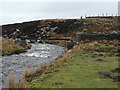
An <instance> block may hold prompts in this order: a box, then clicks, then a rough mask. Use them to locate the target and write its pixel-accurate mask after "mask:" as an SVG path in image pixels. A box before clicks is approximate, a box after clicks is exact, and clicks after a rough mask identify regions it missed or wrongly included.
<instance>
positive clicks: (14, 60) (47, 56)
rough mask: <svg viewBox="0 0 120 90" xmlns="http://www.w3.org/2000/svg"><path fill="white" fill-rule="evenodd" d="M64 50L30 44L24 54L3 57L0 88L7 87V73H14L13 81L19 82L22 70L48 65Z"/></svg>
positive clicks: (59, 47) (45, 45) (55, 46)
mask: <svg viewBox="0 0 120 90" xmlns="http://www.w3.org/2000/svg"><path fill="white" fill-rule="evenodd" d="M63 51H64V48H63V47H61V46H57V45H50V44H32V47H31V49H29V50H28V51H27V52H25V53H21V54H17V55H15V54H14V55H11V56H4V57H2V59H0V62H1V63H2V64H1V65H0V66H1V68H2V70H1V71H0V76H1V77H2V78H0V79H1V82H2V88H4V87H6V86H7V76H8V72H10V71H12V72H13V73H14V79H15V81H16V82H17V81H19V80H20V78H21V74H22V72H23V69H25V68H26V67H37V66H38V65H40V64H49V63H50V62H51V61H53V60H55V59H56V58H57V57H58V56H59V55H60V54H62V53H63Z"/></svg>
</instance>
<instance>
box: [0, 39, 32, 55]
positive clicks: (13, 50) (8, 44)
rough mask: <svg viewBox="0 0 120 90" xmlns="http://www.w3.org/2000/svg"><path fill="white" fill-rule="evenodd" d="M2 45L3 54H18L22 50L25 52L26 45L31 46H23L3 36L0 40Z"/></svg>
mask: <svg viewBox="0 0 120 90" xmlns="http://www.w3.org/2000/svg"><path fill="white" fill-rule="evenodd" d="M0 42H1V43H0V46H1V48H0V49H1V55H3V56H4V55H11V54H18V53H21V52H25V51H26V50H27V48H26V47H30V45H28V46H26V47H22V46H20V45H18V44H17V43H16V42H15V41H14V40H12V39H11V40H10V39H7V38H2V37H1V41H0Z"/></svg>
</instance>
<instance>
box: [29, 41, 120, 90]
mask: <svg viewBox="0 0 120 90" xmlns="http://www.w3.org/2000/svg"><path fill="white" fill-rule="evenodd" d="M91 44H92V45H93V47H94V43H87V44H81V45H80V46H77V47H79V48H76V49H75V50H74V51H73V52H74V53H73V52H71V53H70V55H69V57H68V59H69V60H67V62H64V63H62V64H61V65H60V66H58V67H55V68H54V69H49V70H46V71H45V72H44V73H43V74H42V75H40V76H37V77H34V78H33V79H32V81H30V82H29V84H28V86H27V87H29V88H118V84H119V83H118V82H117V81H115V80H114V79H112V78H109V77H107V76H106V74H105V75H104V74H103V75H101V74H100V73H107V75H109V76H111V77H114V76H116V75H117V76H118V73H112V72H111V70H113V69H115V68H118V56H117V54H118V53H112V54H111V52H105V51H104V52H102V51H100V52H97V51H92V50H90V51H86V50H87V49H88V48H87V47H89V49H91V48H93V47H90V46H91ZM98 46H100V48H101V47H104V45H98ZM109 46H110V47H111V45H110V44H108V45H107V47H108V48H109ZM112 47H114V45H113V46H112ZM104 48H106V47H104ZM85 49H86V50H85Z"/></svg>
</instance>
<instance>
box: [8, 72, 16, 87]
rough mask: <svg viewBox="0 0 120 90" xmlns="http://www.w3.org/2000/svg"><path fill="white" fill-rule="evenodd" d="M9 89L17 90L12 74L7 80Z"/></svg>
mask: <svg viewBox="0 0 120 90" xmlns="http://www.w3.org/2000/svg"><path fill="white" fill-rule="evenodd" d="M7 81H8V83H7V87H8V88H10V89H12V88H15V82H14V74H13V73H12V72H9V74H8V78H7Z"/></svg>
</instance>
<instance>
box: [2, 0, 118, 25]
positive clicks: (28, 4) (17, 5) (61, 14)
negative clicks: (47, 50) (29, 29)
mask: <svg viewBox="0 0 120 90" xmlns="http://www.w3.org/2000/svg"><path fill="white" fill-rule="evenodd" d="M104 1H105V2H104ZM118 1H119V0H20V1H19V0H1V1H0V24H9V23H18V22H24V21H32V20H40V19H48V18H80V17H81V16H85V15H87V16H89V15H98V14H99V15H102V14H106V13H107V14H108V15H112V14H114V15H116V14H118Z"/></svg>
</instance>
